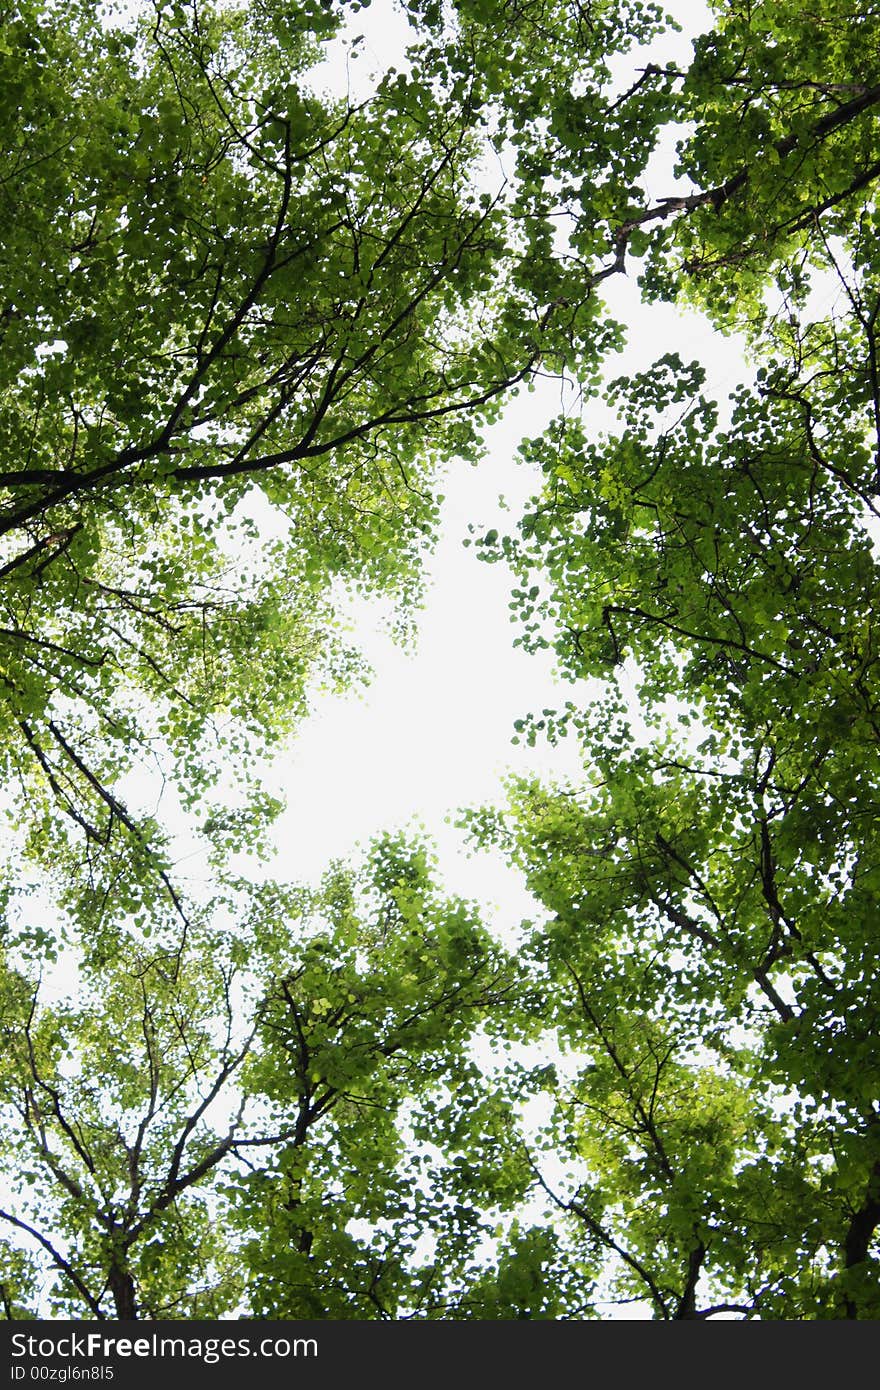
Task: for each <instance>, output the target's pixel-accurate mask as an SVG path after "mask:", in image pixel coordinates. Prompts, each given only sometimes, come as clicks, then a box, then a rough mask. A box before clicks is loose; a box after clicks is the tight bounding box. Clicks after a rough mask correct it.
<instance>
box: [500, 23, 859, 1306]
mask: <svg viewBox="0 0 880 1390" xmlns="http://www.w3.org/2000/svg"><path fill="white" fill-rule="evenodd" d="M876 18H877V16H876V14H875V13H873V8H872V7H871V6H869V7H868V9H867V10H866V11H865V12H864V14H862V13H861V12H860V13H859V15H858V16H855V15H854V14H853V13H852V12H851V11H849V10H847V11H846V13H845V14H844V13H843V11H842V10H840V11H839V10H838V8H837V7H836V6H835V5H833V4H832V5H829V6H822V7H815V6H813V7H806V6H802V5H799V4H793V5H785V6H772V7H771V6H752V5H749V6H739V5H737V4H730V5H725V6H724V7H723V8H722V9H721V14H720V22H719V24H718V26H717V27H716V29H715V30H714V31H713V32H712V33H711V34H709V35H707V36H705V37H704V38H703V39H701V40H700V41H699V42H698V43H697V45H696V56H695V61H694V64H693V66H692V68H691V69H689V71H688V72H687V74H686V75H685V74H681V75H680V76H681V99H682V102H683V106H682V108H681V109H682V110H687V111H689V112H690V115H691V118H692V119H693V120H694V122H695V128H694V133H693V135H692V136H689V137H688V138H687V139H686V140H684V141H683V142H682V143H681V145H680V147H679V161H680V169H679V172H680V173H683V174H685V175H687V176H688V177H689V178H690V179H691V180H692V181H693V184H694V185H695V186H696V189H697V190H698V191H696V192H695V193H693V194H692V195H686V196H681V197H671V198H669V199H668V200H665V202H663V203H661V204H660V205H659V206H658V207H655V208H653V209H651V208H649V209H646V210H645V212H644V214H643V215H642V214H640V215H638V216H634V217H633V218H632V219H630V225H631V227H632V229H633V232H634V233H635V232H636V230H638V232H639V234H640V235H641V234H643V235H644V238H645V240H644V249H645V251H646V253H647V259H646V263H645V265H646V269H645V275H644V282H645V286H646V289H647V291H648V292H649V294H653V295H661V296H674V297H676V298H678V299H679V300H681V299H684V300H693V299H694V298H696V299H697V301H698V302H699V303H700V304H701V305H702V306H703V307H704V308H706V310H707V311H708V312H709V313H710V314H711V315H712V316H713V317H714V318H715V319H716V320H717V321H718V322H719V323H721V324H723V325H728V326H729V325H730V324H732V323H733V324H739V325H741V326H743V327H745V328H747V329H748V332H749V336H750V342H751V348H752V353H753V360H754V363H755V369H754V379H753V381H752V383H751V384H750V385H746V386H743V387H741V388H738V389H737V390H736V391H735V392H734V393H733V395H732V396H731V398H730V399H729V400H728V401H727V402H723V403H718V402H716V401H714V400H712V399H709V398H708V397H707V396H706V394H705V393H704V391H703V385H704V371H703V369H702V367H701V366H700V365H699V364H697V363H690V364H688V363H686V362H684V361H683V360H682V358H681V357H680V356H679V355H678V354H676V353H669V354H667V355H666V356H664V357H662V358H660V359H659V360H658V361H657V362H655V364H654V365H653V366H652V367H651V368H650V369H649V370H647V371H646V372H643V373H640V374H637V375H633V376H630V377H626V378H621V379H619V380H616V381H613V382H611V383H610V385H609V386H608V387H607V393H606V394H607V402H608V404H609V405H610V406H611V407H613V408H614V409H615V410H616V412H617V414H618V416H619V418H620V428H619V430H618V431H616V432H613V433H609V434H607V435H604V436H601V437H597V436H595V435H591V434H590V433H589V432H588V426H589V419H588V417H587V418H586V420H581V419H579V418H565V417H563V418H560V419H558V420H557V421H555V422H554V424H553V425H552V426H551V428H550V430H549V431H548V432H547V433H546V434H545V435H543V436H542V437H541V438H538V439H534V440H531V441H528V442H527V443H526V444H525V445H524V453H525V455H526V457H527V458H528V459H529V460H530V461H531V462H532V463H533V464H534V465H537V466H539V467H540V468H541V470H542V472H543V474H544V478H545V483H544V488H543V491H542V492H541V494H540V495H539V496H538V497H536V498H535V499H534V500H533V502H532V504H531V505H530V507H529V509H528V511H527V513H526V514H525V515H524V516H523V517H522V519H521V522H520V525H519V530H518V533H517V534H515V535H511V536H507V537H502V538H501V539H498V538H497V537H487V538H486V539H485V540H484V542H483V543H482V552H483V554H484V555H485V556H486V557H487V558H489V559H494V558H498V557H499V556H502V555H503V556H505V557H506V558H507V559H508V560H509V561H510V562H511V563H512V564H513V565H514V566H515V568H516V570H517V572H518V587H517V589H516V592H515V595H514V607H515V609H516V612H517V617H518V620H519V622H520V624H521V633H520V637H519V639H518V640H519V641H520V642H521V643H522V644H523V645H524V646H526V647H527V648H529V649H538V648H541V647H548V646H549V647H552V648H553V649H554V650H555V652H556V654H557V656H558V659H559V664H560V668H561V670H562V671H563V672H564V673H565V674H566V675H567V676H568V677H569V678H570V679H571V680H573V681H577V680H580V679H581V678H593V679H594V680H595V679H598V680H600V681H602V682H604V690H605V694H604V695H603V696H602V698H600V699H599V700H598V701H597V702H594V703H590V702H588V703H586V704H582V703H579V702H578V701H577V700H576V699H573V700H571V701H569V703H568V705H567V707H566V708H565V709H564V710H562V711H551V710H546V711H544V713H543V715H542V716H541V717H537V716H532V718H531V719H526V720H523V721H522V728H523V730H524V731H525V732H526V734H527V736H528V737H529V738H531V739H532V740H534V739H535V738H537V737H538V736H539V735H540V734H541V733H542V732H544V731H546V732H547V733H549V735H550V737H552V738H556V737H559V736H560V735H561V734H565V733H574V734H575V735H576V737H577V738H578V739H579V741H580V745H581V747H582V750H583V755H584V766H585V782H584V784H583V786H580V787H577V786H572V787H565V788H557V789H555V790H553V789H549V788H542V787H540V786H539V785H537V784H530V783H522V784H518V785H515V786H514V787H513V789H512V800H511V806H510V809H509V813H508V815H507V816H506V817H498V816H493V815H488V814H486V815H484V816H482V817H477V818H476V819H475V820H474V829H475V832H476V833H477V835H478V838H480V839H482V840H484V841H488V842H494V843H501V844H503V845H505V846H507V848H508V851H509V853H510V854H511V855H512V856H513V857H514V859H515V860H516V862H517V863H518V864H519V865H520V866H521V867H522V868H523V869H524V870H525V872H526V874H527V878H528V881H529V883H530V885H531V887H532V889H533V891H534V893H535V894H536V896H537V897H538V899H539V900H540V901H541V902H542V903H543V904H544V906H545V907H546V908H547V910H548V912H549V913H550V916H551V920H550V924H549V926H548V928H547V930H546V932H544V933H540V934H538V935H536V937H535V938H534V941H533V943H532V947H531V950H532V952H533V954H534V959H535V962H536V967H535V968H539V969H541V970H543V971H544V972H545V974H546V978H547V989H548V1008H550V1009H552V1010H553V1018H554V1021H555V1024H556V1028H557V1030H558V1035H559V1037H560V1038H562V1039H564V1041H565V1044H566V1047H567V1048H568V1049H570V1051H571V1055H572V1058H573V1059H574V1060H573V1061H572V1067H573V1071H570V1072H569V1074H568V1075H567V1077H566V1078H565V1079H563V1080H560V1081H559V1083H558V1085H557V1087H556V1089H555V1112H554V1119H553V1122H552V1125H551V1127H550V1129H549V1130H548V1135H547V1136H546V1139H545V1141H544V1142H543V1143H542V1144H541V1145H539V1146H538V1150H537V1152H536V1158H535V1162H536V1164H538V1163H540V1162H543V1163H544V1164H546V1163H547V1161H548V1155H549V1153H551V1152H553V1151H554V1150H555V1151H556V1152H557V1154H558V1153H560V1152H561V1153H565V1154H568V1155H569V1157H570V1160H571V1163H572V1164H574V1167H573V1168H572V1173H573V1174H574V1176H570V1177H569V1181H568V1184H567V1185H565V1184H562V1185H559V1184H557V1185H556V1186H552V1185H551V1184H550V1183H549V1181H547V1182H546V1190H547V1192H548V1196H550V1198H551V1200H552V1201H553V1202H554V1204H555V1206H556V1207H557V1210H558V1211H559V1213H560V1215H562V1216H563V1217H564V1220H565V1222H566V1223H567V1227H568V1232H569V1239H570V1241H571V1254H570V1258H571V1259H575V1258H577V1252H578V1250H580V1251H581V1252H582V1258H584V1260H585V1261H586V1268H587V1269H588V1270H589V1271H590V1272H591V1277H592V1278H593V1280H594V1288H595V1290H596V1293H597V1295H600V1296H605V1297H608V1298H611V1299H613V1300H624V1301H626V1300H632V1299H639V1300H643V1302H644V1306H645V1308H646V1311H650V1314H651V1315H652V1316H657V1317H664V1318H685V1317H708V1316H713V1315H715V1314H718V1313H722V1312H723V1313H728V1314H734V1315H736V1314H738V1315H740V1316H745V1317H763V1318H767V1317H770V1318H773V1317H776V1318H802V1319H803V1318H805V1319H813V1318H825V1317H868V1318H876V1317H878V1316H880V1249H878V1236H877V1232H878V1229H880V1074H878V1070H877V1056H876V1033H877V1021H878V1018H880V993H878V982H880V971H878V966H880V960H878V950H880V940H878V936H877V929H876V919H877V903H876V893H877V888H878V884H880V846H878V842H877V836H876V808H877V787H878V779H880V763H878V724H877V701H878V684H877V682H878V677H880V668H878V648H877V642H876V638H875V634H874V620H873V612H874V610H875V609H876V605H877V595H878V584H880V569H878V554H877V544H876V536H877V530H876V523H877V520H878V512H877V494H878V472H877V461H878V459H880V428H878V426H880V382H878V372H877V350H876V324H877V318H878V310H880V254H878V253H880V243H878V227H880V220H878V219H880V212H878V208H877V205H876V188H875V180H876V178H877V175H878V172H880V166H878V164H877V141H876V122H875V120H874V119H873V117H872V110H873V108H874V107H875V106H876V102H877V99H878V89H877V76H878V73H880V67H878V54H877V46H876V28H875V25H876ZM667 75H668V74H667ZM652 223H656V224H659V229H655V230H651V227H652ZM630 249H631V250H632V249H635V244H634V242H633V241H632V238H631V239H630ZM829 302H830V304H829ZM826 304H829V307H827V308H826V307H825V305H826ZM633 688H634V689H635V691H636V696H635V697H633V695H632V694H631V693H630V694H627V690H628V689H629V690H630V691H632V689H633ZM634 699H635V700H636V701H637V704H636V705H635V708H634ZM636 712H637V713H638V716H639V723H640V724H641V725H642V727H645V725H647V729H648V734H647V739H646V738H645V737H644V736H642V735H640V736H639V737H638V738H636V735H635V734H634V732H633V721H634V713H636ZM577 1165H581V1166H580V1167H579V1168H578V1166H577ZM590 1260H592V1262H593V1263H592V1267H591V1266H590V1264H589V1262H590Z"/></svg>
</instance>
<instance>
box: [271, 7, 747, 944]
mask: <svg viewBox="0 0 880 1390" xmlns="http://www.w3.org/2000/svg"><path fill="white" fill-rule="evenodd" d="M672 8H673V10H677V11H678V12H679V17H680V19H682V20H683V22H684V23H685V24H686V32H683V33H682V34H681V35H678V36H674V37H673V38H672V39H671V40H670V42H669V45H668V46H667V47H664V54H663V56H664V57H668V58H669V59H674V60H677V61H681V62H682V63H686V62H687V61H688V58H689V55H690V36H691V35H693V34H694V33H696V32H698V31H699V29H700V28H702V27H704V26H705V25H706V24H707V23H708V19H709V12H708V9H707V8H706V7H705V6H703V5H702V4H701V3H694V0H689V3H682V0H679V3H678V4H677V5H673V6H672ZM682 11H684V12H685V13H684V14H682ZM389 13H390V11H389V8H388V7H387V6H383V5H376V4H374V5H373V6H372V7H371V8H370V9H369V10H367V11H362V12H361V13H360V14H358V15H357V16H356V19H357V26H356V27H357V30H358V31H361V30H363V31H364V32H365V35H366V37H365V40H364V43H363V44H362V45H360V46H359V51H360V52H361V53H362V54H363V57H361V58H359V59H358V60H357V64H360V66H356V64H355V63H352V64H350V65H349V66H348V67H347V68H346V66H345V65H344V64H343V65H341V66H337V68H335V69H334V68H332V67H331V66H329V65H324V67H323V68H322V70H321V78H322V80H325V81H326V83H327V85H331V86H333V87H336V88H337V89H338V88H341V89H342V90H345V87H346V85H347V84H348V83H350V82H354V81H355V80H357V79H358V78H359V74H360V73H363V74H364V77H366V73H367V71H368V69H369V66H370V63H371V60H372V62H373V63H374V64H376V65H382V66H384V65H385V64H387V63H388V62H397V63H398V65H399V56H397V55H399V47H400V41H401V32H402V30H401V26H400V23H399V22H393V21H392V20H390V19H389ZM652 56H654V58H655V60H656V56H657V55H656V54H655V55H652ZM643 62H644V56H643V55H638V56H636V57H631V58H630V59H629V60H627V64H626V70H625V71H624V70H623V69H622V70H621V73H620V80H621V85H624V84H628V83H629V81H631V80H632V78H631V76H630V74H631V73H632V71H633V70H634V69H635V68H637V67H638V66H639V65H640V64H643ZM655 179H656V187H654V186H653V184H654V181H655ZM651 184H652V187H651V188H650V189H649V192H650V193H651V194H652V195H658V194H661V193H669V192H670V190H671V189H673V191H674V180H673V179H672V177H671V174H670V173H669V169H668V165H667V169H666V170H665V171H664V170H663V169H661V168H660V167H659V164H658V167H657V169H656V172H653V171H652V177H651ZM606 283H607V282H606ZM607 298H608V301H609V304H610V307H611V309H612V311H613V312H614V313H615V315H616V316H617V317H618V318H620V319H622V320H623V321H624V322H626V323H627V324H628V325H629V326H630V345H629V347H628V348H627V350H626V351H625V353H624V354H623V355H622V356H621V357H616V358H614V359H613V360H612V361H611V362H610V363H609V364H608V374H609V376H616V375H620V374H622V373H623V372H624V371H626V372H628V371H630V370H639V369H641V368H643V367H645V366H647V365H648V364H649V363H650V362H652V361H653V360H654V359H655V357H657V356H659V355H661V354H662V353H663V352H666V351H669V350H670V349H671V348H673V347H674V348H675V350H677V351H678V352H679V353H680V354H681V355H682V357H684V358H688V357H689V356H694V357H699V358H700V359H701V360H702V361H703V362H704V363H706V364H707V365H708V367H709V372H710V381H709V385H710V388H711V387H714V389H716V390H720V391H721V392H722V393H725V392H726V391H727V390H729V389H730V388H731V387H732V386H733V385H735V384H736V382H737V381H738V380H740V379H741V377H742V374H743V362H742V356H741V352H740V350H739V348H738V346H737V345H736V344H735V343H732V342H730V341H729V340H726V339H723V338H721V337H719V335H717V334H715V333H713V332H712V330H711V329H709V327H708V326H707V324H706V323H705V321H704V320H703V319H702V318H701V317H700V316H699V315H697V314H695V313H685V312H682V311H679V310H675V309H672V308H670V307H668V306H654V307H652V308H650V309H646V308H644V307H643V306H641V305H640V303H639V294H638V287H637V285H636V284H635V283H634V281H633V280H629V279H626V280H625V279H623V278H622V277H617V278H615V279H614V280H613V281H612V282H611V283H610V285H609V287H608V294H607ZM559 404H560V386H559V383H552V382H542V383H541V384H540V387H539V389H538V390H537V391H535V392H533V393H525V392H523V393H522V394H521V395H520V396H519V397H518V398H517V399H515V400H514V401H512V402H511V404H510V406H509V408H508V410H507V411H506V413H505V416H504V419H503V421H502V422H501V423H500V425H499V426H497V427H496V428H495V430H494V431H493V433H492V435H491V449H490V452H489V456H488V457H487V458H486V459H485V460H484V461H483V462H481V463H480V464H479V465H478V466H477V467H476V468H475V467H473V466H472V465H470V464H467V463H465V462H463V461H462V462H459V463H458V464H457V465H455V466H453V468H452V469H451V470H450V473H449V477H448V480H447V482H446V486H445V489H444V490H445V494H446V503H445V506H444V509H443V519H442V531H441V539H440V543H439V546H438V548H437V551H436V554H435V555H434V557H433V560H432V562H431V565H430V571H429V581H430V582H429V590H428V597H427V602H426V606H425V610H424V614H423V617H422V620H421V623H420V632H419V640H418V646H417V651H416V653H415V654H412V653H406V652H404V651H401V650H400V649H399V648H397V647H395V645H394V643H393V642H392V641H391V640H390V638H389V637H388V636H387V635H386V634H385V633H384V632H383V630H382V623H381V610H380V609H379V607H378V606H377V605H371V604H370V603H369V602H366V601H358V602H356V603H354V604H353V605H352V610H351V611H352V621H353V629H354V632H353V635H354V638H355V640H356V642H357V643H358V645H360V646H362V648H363V649H364V651H365V653H366V655H367V657H368V659H369V660H370V662H371V664H372V666H373V668H374V671H375V677H374V679H373V681H372V683H371V685H370V687H369V688H368V689H367V691H366V692H364V693H362V694H359V693H349V694H347V695H344V696H332V697H331V696H325V697H320V698H319V699H318V700H317V703H316V708H315V712H314V715H313V716H312V717H311V718H310V719H309V720H308V721H306V723H305V724H304V725H303V726H302V728H301V730H300V732H299V734H298V735H297V737H296V739H295V741H294V742H293V744H292V747H291V749H290V751H289V752H288V753H287V754H286V755H284V756H283V757H282V758H281V759H280V760H279V761H278V763H277V764H276V767H275V774H276V776H277V780H278V786H279V787H280V788H281V789H282V791H283V794H284V796H285V798H286V800H287V802H288V809H287V811H286V813H285V814H284V815H283V817H282V819H281V821H280V823H279V826H278V832H277V839H278V844H279V849H280V851H281V854H280V859H279V863H278V865H276V872H277V871H278V870H281V871H282V872H283V873H284V875H285V876H288V875H289V876H290V877H293V878H300V879H308V880H312V881H314V880H315V879H316V878H318V877H319V876H320V874H321V872H322V871H323V869H324V868H325V867H326V865H327V863H328V861H329V860H330V859H331V858H333V857H335V856H347V855H348V854H350V853H351V852H352V851H353V850H355V848H356V847H357V846H358V845H359V844H361V845H363V844H365V843H366V842H367V841H368V840H369V839H370V838H371V837H372V836H374V835H376V834H379V833H381V832H382V831H385V830H396V829H399V828H402V827H404V826H406V825H409V824H418V825H421V826H422V827H424V829H425V831H426V832H427V834H428V835H429V837H430V838H431V839H432V840H433V841H435V842H436V844H437V848H438V853H439V859H440V869H441V873H442V876H443V878H444V881H445V882H446V884H447V886H448V888H449V889H450V890H451V891H453V892H456V893H461V894H463V895H465V896H467V897H474V898H476V899H477V900H478V901H480V902H481V903H483V904H484V905H485V906H486V907H487V908H491V909H492V911H491V920H492V925H493V926H494V927H495V929H496V930H497V929H499V928H500V929H502V930H503V929H504V928H506V927H513V926H515V925H516V923H517V922H519V920H520V919H521V918H522V917H523V916H527V915H529V913H530V912H531V911H532V910H533V906H534V905H533V904H532V903H531V902H530V900H529V898H528V896H527V895H526V894H525V893H524V891H523V889H522V886H521V885H520V884H518V883H517V881H516V878H515V876H514V875H513V874H512V873H511V871H510V870H509V869H508V868H507V867H506V866H505V865H504V864H503V863H501V862H500V860H498V859H495V858H494V857H493V856H490V855H486V854H481V855H479V856H476V857H472V856H471V855H470V854H469V853H468V852H467V850H466V847H465V844H464V841H463V837H462V836H461V834H460V832H457V831H456V830H454V828H453V827H452V826H451V824H449V818H450V817H452V816H454V814H455V812H456V810H457V808H460V807H464V806H468V805H475V804H480V803H484V802H488V801H495V802H497V801H500V800H501V799H502V797H503V780H504V777H505V775H506V774H508V773H510V772H514V771H516V772H525V771H537V772H540V773H542V774H545V775H547V776H553V775H560V774H563V775H564V774H565V773H566V772H572V773H574V772H576V770H577V764H576V761H575V759H574V748H573V747H572V746H571V745H569V744H567V743H565V742H564V743H563V744H561V745H560V746H559V747H557V748H555V749H554V748H551V747H550V746H549V745H544V746H539V747H536V748H534V749H528V748H525V747H522V746H519V747H515V746H513V745H512V743H511V739H512V736H513V721H514V720H515V719H516V718H518V717H521V716H522V715H524V714H526V713H528V712H529V711H536V710H537V711H539V710H541V709H542V708H544V707H545V706H546V707H555V706H557V705H560V704H562V703H563V702H564V701H565V700H567V699H572V698H577V691H576V689H575V688H573V687H572V686H571V685H568V684H560V683H558V682H556V681H554V678H553V671H552V660H551V658H550V657H549V655H548V656H546V657H545V658H544V659H542V658H539V657H536V656H527V655H525V654H523V653H522V652H521V651H520V650H519V649H518V648H516V649H515V648H514V647H513V640H514V637H515V636H516V630H515V628H514V627H513V625H512V624H511V623H510V615H509V611H508V604H509V601H510V589H511V587H512V584H513V581H512V576H511V575H510V573H509V571H507V570H506V568H505V567H504V566H503V565H501V564H496V565H486V564H484V563H481V562H480V561H479V560H478V559H477V556H476V553H475V551H474V550H473V549H465V548H464V546H463V545H462V542H463V540H464V539H465V538H466V536H467V528H468V523H473V524H475V525H476V527H477V530H478V534H481V533H484V532H485V530H488V529H489V528H490V527H497V528H498V529H499V530H500V531H503V530H504V529H510V528H511V526H512V524H513V522H514V520H515V518H516V517H517V516H518V515H519V512H520V510H521V504H522V503H523V502H525V500H526V499H527V498H528V497H530V496H531V495H532V494H533V493H534V492H535V491H537V488H538V486H539V478H538V477H537V476H536V475H533V474H530V472H529V470H528V469H527V468H525V467H524V466H523V465H522V464H517V463H516V461H515V453H516V447H517V443H518V441H519V439H520V438H522V436H523V435H524V434H530V435H534V434H537V433H538V432H539V431H540V429H541V428H542V425H543V423H545V422H546V421H548V420H549V419H550V417H551V416H552V415H553V414H554V413H555V412H556V411H557V410H558V409H559ZM589 409H590V414H589V416H588V423H589V424H591V425H592V426H593V427H594V428H595V429H597V430H598V429H601V428H603V427H609V426H610V425H612V424H613V421H612V419H611V417H610V416H609V415H608V413H607V412H606V411H605V410H604V409H603V408H602V407H601V406H600V405H598V404H591V405H590V408H589ZM502 494H503V496H504V498H505V499H506V501H507V504H508V507H509V510H508V511H505V510H502V509H501V507H499V496H500V495H502Z"/></svg>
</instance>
